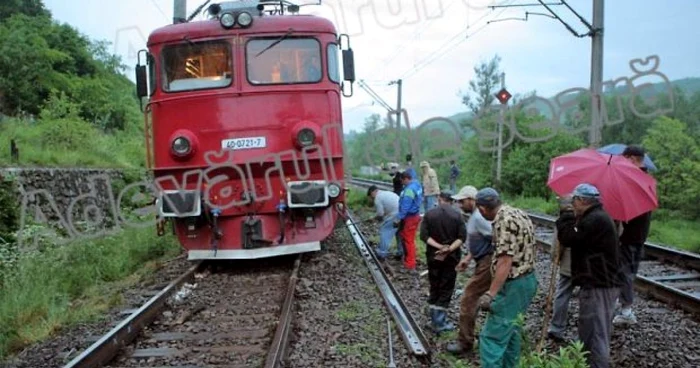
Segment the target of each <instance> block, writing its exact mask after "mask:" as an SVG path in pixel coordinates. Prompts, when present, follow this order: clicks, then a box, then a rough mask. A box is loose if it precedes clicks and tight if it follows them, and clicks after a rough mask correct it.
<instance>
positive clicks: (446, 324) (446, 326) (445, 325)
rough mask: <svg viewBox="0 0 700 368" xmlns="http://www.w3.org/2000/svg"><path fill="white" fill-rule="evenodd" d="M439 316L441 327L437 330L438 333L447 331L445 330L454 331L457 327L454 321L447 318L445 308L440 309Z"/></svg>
mask: <svg viewBox="0 0 700 368" xmlns="http://www.w3.org/2000/svg"><path fill="white" fill-rule="evenodd" d="M437 316H438V323H439V329H438V330H437V333H440V332H445V331H452V330H454V329H455V325H454V324H452V322H450V321H448V320H447V312H446V311H445V310H441V309H438V310H437Z"/></svg>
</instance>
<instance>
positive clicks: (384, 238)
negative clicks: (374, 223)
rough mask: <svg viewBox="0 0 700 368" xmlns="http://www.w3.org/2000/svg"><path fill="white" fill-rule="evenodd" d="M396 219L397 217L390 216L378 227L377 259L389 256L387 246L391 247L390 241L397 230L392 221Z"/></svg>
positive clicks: (394, 236)
mask: <svg viewBox="0 0 700 368" xmlns="http://www.w3.org/2000/svg"><path fill="white" fill-rule="evenodd" d="M397 219H398V215H393V216H390V217H389V218H387V219H386V220H384V222H383V223H382V224H381V225H380V226H379V249H378V250H377V257H379V258H386V257H388V256H389V246H391V241H392V240H393V239H394V238H396V230H397V229H396V228H395V227H394V221H396V220H397Z"/></svg>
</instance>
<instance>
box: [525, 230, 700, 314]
mask: <svg viewBox="0 0 700 368" xmlns="http://www.w3.org/2000/svg"><path fill="white" fill-rule="evenodd" d="M536 241H537V244H538V245H540V246H541V247H542V248H543V249H544V250H545V251H546V252H548V253H550V254H551V251H552V243H551V242H550V241H547V240H544V239H539V238H538V239H536ZM634 286H635V288H637V289H638V290H640V291H642V292H644V293H647V294H649V295H651V296H652V297H654V298H656V299H658V300H661V301H663V302H665V303H667V304H670V305H671V306H674V307H679V308H681V309H683V310H685V311H686V312H689V313H691V314H692V315H694V316H695V317H696V318H700V297H697V296H695V295H693V294H690V293H688V292H685V291H683V290H680V289H677V288H675V287H673V286H671V285H667V284H663V283H661V282H659V281H656V280H653V277H648V276H642V275H639V274H638V275H637V276H636V277H635V279H634Z"/></svg>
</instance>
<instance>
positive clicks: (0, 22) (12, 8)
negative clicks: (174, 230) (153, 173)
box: [0, 0, 144, 166]
mask: <svg viewBox="0 0 700 368" xmlns="http://www.w3.org/2000/svg"><path fill="white" fill-rule="evenodd" d="M108 47H109V43H108V42H105V41H91V40H90V39H89V38H88V37H86V36H85V35H83V34H81V33H80V32H78V31H77V30H76V29H75V28H73V27H71V26H70V25H68V24H59V23H57V22H56V21H54V20H52V19H51V16H50V14H49V13H48V12H47V11H46V10H45V9H44V7H43V4H42V2H41V1H40V0H8V1H4V2H3V4H2V5H0V137H1V138H2V140H3V141H4V142H8V141H9V140H10V139H15V140H17V143H18V147H19V149H20V161H19V165H33V164H36V165H40V166H52V165H60V166H73V165H83V166H93V165H108V166H114V165H116V166H137V165H143V163H144V159H143V156H144V153H143V152H144V149H143V134H142V132H143V127H142V123H141V122H142V115H141V113H140V111H139V109H138V100H137V98H136V96H135V93H134V92H135V88H134V87H135V86H134V84H133V83H132V82H131V81H130V80H129V79H128V78H127V77H126V76H124V75H122V74H121V73H122V72H123V71H124V69H125V67H124V65H123V64H122V62H121V59H120V58H119V57H118V56H116V55H112V54H110V53H109V52H108V51H107V50H108ZM2 115H9V116H15V117H17V118H22V120H23V121H22V122H21V123H18V122H17V121H16V120H15V119H4V120H3V117H2ZM37 118H38V119H37ZM25 130H27V131H25ZM8 143H9V142H8ZM3 146H4V145H3ZM95 147H97V148H96V149H97V151H96V152H94V153H93V154H90V152H91V151H90V149H95ZM0 151H1V152H2V155H1V156H0V162H1V163H9V155H8V152H7V151H9V150H7V149H3V150H0ZM5 156H7V159H6V158H5ZM13 164H14V165H17V163H13Z"/></svg>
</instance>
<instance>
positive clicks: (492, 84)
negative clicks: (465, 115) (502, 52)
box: [462, 55, 501, 115]
mask: <svg viewBox="0 0 700 368" xmlns="http://www.w3.org/2000/svg"><path fill="white" fill-rule="evenodd" d="M500 62H501V57H500V56H498V55H495V56H494V57H493V58H492V59H491V60H489V61H488V62H482V63H480V64H479V65H477V66H475V67H474V79H472V80H471V81H469V90H470V91H471V93H470V92H467V93H464V94H462V103H463V104H464V105H466V106H467V107H468V108H469V109H470V110H471V111H472V112H473V113H474V115H479V114H481V113H482V111H484V109H485V108H486V107H488V106H491V104H493V102H494V101H495V100H496V98H495V96H494V94H495V93H496V92H498V89H499V86H500V81H501V70H500Z"/></svg>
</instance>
